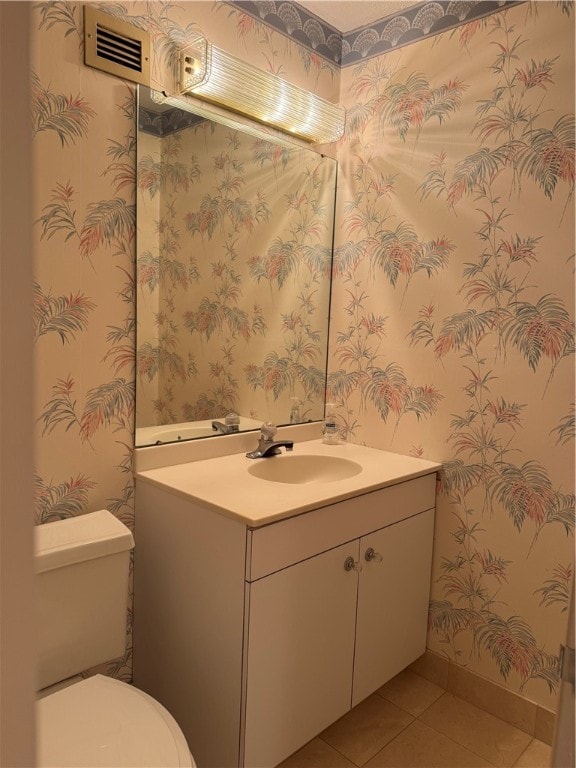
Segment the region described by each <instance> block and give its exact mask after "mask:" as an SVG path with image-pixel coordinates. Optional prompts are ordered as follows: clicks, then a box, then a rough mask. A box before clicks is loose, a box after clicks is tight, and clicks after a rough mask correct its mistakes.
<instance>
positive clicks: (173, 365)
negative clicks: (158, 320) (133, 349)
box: [136, 333, 188, 381]
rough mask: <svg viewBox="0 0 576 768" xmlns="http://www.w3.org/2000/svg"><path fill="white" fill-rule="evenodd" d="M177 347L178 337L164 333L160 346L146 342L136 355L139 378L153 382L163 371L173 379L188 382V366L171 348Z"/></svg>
mask: <svg viewBox="0 0 576 768" xmlns="http://www.w3.org/2000/svg"><path fill="white" fill-rule="evenodd" d="M175 345H176V337H175V336H174V335H173V334H172V335H170V336H168V334H166V333H163V334H162V336H161V338H160V340H159V342H158V344H155V345H154V344H152V343H151V342H149V341H145V342H144V343H143V344H141V345H140V346H139V347H138V351H137V354H136V369H137V372H138V376H143V377H146V378H147V379H148V381H152V380H153V379H154V378H155V377H156V376H158V374H159V373H160V372H161V371H164V370H166V371H168V372H169V373H170V376H171V377H175V378H179V379H180V380H181V381H186V379H187V376H188V366H187V365H186V364H185V362H184V360H183V358H182V355H180V354H179V353H178V352H176V351H175V350H174V349H171V347H174V346H175Z"/></svg>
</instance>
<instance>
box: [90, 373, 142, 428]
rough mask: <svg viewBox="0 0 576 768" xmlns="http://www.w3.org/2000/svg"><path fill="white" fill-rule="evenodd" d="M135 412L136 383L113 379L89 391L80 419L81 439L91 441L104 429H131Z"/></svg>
mask: <svg viewBox="0 0 576 768" xmlns="http://www.w3.org/2000/svg"><path fill="white" fill-rule="evenodd" d="M133 410H134V382H133V381H126V380H125V379H123V378H117V379H113V380H112V381H110V382H106V383H105V384H101V385H99V386H98V387H94V388H93V389H91V390H89V391H88V394H87V396H86V404H85V406H84V410H83V412H82V417H81V419H80V438H81V440H82V441H87V440H89V439H90V438H91V437H92V436H93V435H94V434H95V433H96V432H97V431H98V430H99V429H101V428H102V427H116V428H118V429H123V428H129V427H130V418H131V415H132V413H133Z"/></svg>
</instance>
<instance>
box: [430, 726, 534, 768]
mask: <svg viewBox="0 0 576 768" xmlns="http://www.w3.org/2000/svg"><path fill="white" fill-rule="evenodd" d="M416 720H420V718H419V717H417V718H416ZM420 722H421V723H422V725H425V726H426V727H427V728H430V730H432V731H434V733H437V734H439V735H440V736H442V737H443V738H445V739H448V740H449V741H451V742H452V743H453V744H457V745H458V746H459V747H461V748H462V749H465V750H467V751H468V752H470V753H471V754H472V755H474V756H475V757H478V758H479V759H480V760H485V761H486V762H487V763H488V765H490V766H493V768H514V765H515V764H516V762H518V760H519V759H520V757H521V755H518V758H517V759H516V761H515V762H514V764H513V765H511V766H501V765H500V766H498V765H496V763H492V762H491V761H490V760H488V758H487V757H485V756H484V755H479V754H478V752H475V751H474V750H473V749H472V748H471V747H469V746H468V745H466V744H462V742H461V741H458V740H457V739H454V738H452V736H448V734H446V733H443V732H442V731H439V730H438V729H437V728H434V726H433V725H430V724H429V723H426V722H424V720H420ZM502 722H504V721H502ZM526 749H528V747H526ZM522 754H524V753H522Z"/></svg>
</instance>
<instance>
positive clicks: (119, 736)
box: [36, 675, 195, 768]
mask: <svg viewBox="0 0 576 768" xmlns="http://www.w3.org/2000/svg"><path fill="white" fill-rule="evenodd" d="M36 707H37V720H38V729H37V736H36V747H37V765H38V766H42V767H43V768H44V767H45V768H48V766H51V768H79V766H90V767H91V768H100V767H101V766H108V768H111V767H112V766H113V767H114V768H118V766H134V768H144V767H146V768H184V766H187V767H188V768H191V767H192V766H194V765H195V763H194V761H193V760H192V757H191V755H190V751H189V749H188V745H187V744H186V739H185V738H184V735H183V733H182V731H181V730H180V728H179V727H178V725H177V723H176V721H175V720H174V718H173V717H172V715H171V714H170V713H169V712H168V711H167V710H166V709H165V708H164V707H163V706H162V705H161V704H159V703H158V702H157V701H156V700H155V699H153V698H152V697H151V696H148V694H146V693H144V692H143V691H140V690H138V689H137V688H134V687H133V686H131V685H128V684H127V683H122V682H120V681H119V680H114V679H113V678H110V677H105V676H103V675H95V676H94V677H88V678H86V679H85V680H81V681H80V682H77V683H74V684H72V685H70V686H68V687H67V688H63V689H61V690H59V691H56V692H55V693H52V694H50V695H48V696H46V697H44V698H42V699H40V700H39V701H37V702H36Z"/></svg>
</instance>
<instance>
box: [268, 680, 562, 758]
mask: <svg viewBox="0 0 576 768" xmlns="http://www.w3.org/2000/svg"><path fill="white" fill-rule="evenodd" d="M551 756H552V748H551V747H549V746H548V745H547V744H544V743H543V742H541V741H538V740H537V739H534V738H533V737H532V736H530V735H528V734H527V733H524V731H521V730H519V729H518V728H515V727H514V726H513V725H509V724H508V723H506V722H504V721H503V720H499V719H498V718H497V717H494V716H493V715H490V714H489V713H488V712H485V711H484V710H482V709H478V707H475V706H473V705H472V704H468V703H467V702H465V701H464V700H463V699H459V698H457V697H456V696H454V695H452V694H451V693H448V692H446V691H445V690H444V689H443V688H440V687H439V686H437V685H435V684H434V683H431V682H430V681H429V680H426V679H425V678H423V677H421V676H420V675H417V674H416V673H414V672H412V671H411V670H405V671H404V672H401V673H400V674H399V675H398V676H397V677H395V678H394V679H393V680H390V682H388V683H386V685H384V686H383V687H382V688H380V689H379V690H378V691H377V692H376V693H374V694H372V696H370V697H369V698H367V699H366V700H365V701H363V702H362V703H361V704H359V705H358V706H357V707H355V708H354V709H353V710H352V711H351V712H348V714H346V715H344V717H341V718H340V720H338V721H337V722H336V723H334V724H333V725H331V726H330V727H329V728H327V729H326V730H325V731H323V732H322V733H321V734H320V735H319V736H318V737H317V738H315V739H313V740H312V741H310V742H309V743H308V744H306V745H305V746H304V747H302V749H300V750H299V751H298V752H296V753H295V754H293V755H292V756H291V757H289V758H288V759H287V760H285V761H284V762H283V763H282V764H281V765H280V766H278V768H492V767H493V766H495V767H496V768H512V766H515V767H516V768H548V766H549V765H550V760H551Z"/></svg>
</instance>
